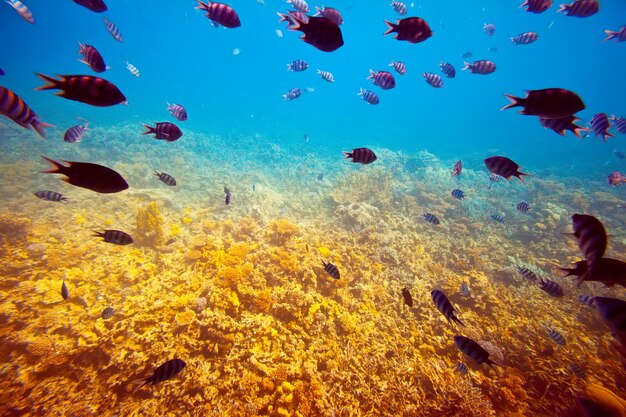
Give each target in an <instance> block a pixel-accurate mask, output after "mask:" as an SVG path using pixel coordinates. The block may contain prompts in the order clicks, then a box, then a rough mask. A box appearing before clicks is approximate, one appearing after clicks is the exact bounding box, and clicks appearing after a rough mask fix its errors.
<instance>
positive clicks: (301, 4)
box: [287, 0, 311, 13]
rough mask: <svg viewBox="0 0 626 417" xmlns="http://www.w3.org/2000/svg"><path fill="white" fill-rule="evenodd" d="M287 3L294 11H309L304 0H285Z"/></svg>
mask: <svg viewBox="0 0 626 417" xmlns="http://www.w3.org/2000/svg"><path fill="white" fill-rule="evenodd" d="M287 3H289V4H291V6H292V7H293V8H294V9H296V10H297V11H299V12H302V13H308V12H309V11H310V10H311V9H309V5H308V4H307V3H306V1H304V0H287Z"/></svg>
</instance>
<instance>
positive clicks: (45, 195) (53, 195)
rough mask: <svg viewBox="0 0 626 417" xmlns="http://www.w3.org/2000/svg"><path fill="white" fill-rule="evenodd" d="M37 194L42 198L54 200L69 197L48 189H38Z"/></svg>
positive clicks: (57, 200)
mask: <svg viewBox="0 0 626 417" xmlns="http://www.w3.org/2000/svg"><path fill="white" fill-rule="evenodd" d="M35 195H36V196H37V197H39V198H41V199H42V200H46V201H54V202H60V201H67V197H65V196H64V195H63V194H61V193H57V192H55V191H47V190H46V191H37V192H36V193H35Z"/></svg>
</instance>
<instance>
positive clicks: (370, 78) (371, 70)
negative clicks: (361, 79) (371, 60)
mask: <svg viewBox="0 0 626 417" xmlns="http://www.w3.org/2000/svg"><path fill="white" fill-rule="evenodd" d="M375 77H376V73H375V72H374V70H373V69H370V75H369V76H368V77H367V78H366V80H372V79H374V78H375Z"/></svg>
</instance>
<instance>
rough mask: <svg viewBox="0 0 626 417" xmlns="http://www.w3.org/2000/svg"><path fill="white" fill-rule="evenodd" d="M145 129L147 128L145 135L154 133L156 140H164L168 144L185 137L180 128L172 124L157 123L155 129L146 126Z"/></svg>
mask: <svg viewBox="0 0 626 417" xmlns="http://www.w3.org/2000/svg"><path fill="white" fill-rule="evenodd" d="M144 127H145V128H146V131H145V132H143V134H144V135H149V134H152V133H154V138H155V139H162V140H166V141H168V142H174V141H177V140H178V139H180V137H181V136H182V135H183V132H181V130H180V128H179V127H178V126H176V125H175V124H174V123H170V122H162V123H155V125H154V127H152V126H149V125H147V124H144Z"/></svg>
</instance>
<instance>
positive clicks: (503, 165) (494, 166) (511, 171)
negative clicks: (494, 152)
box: [485, 156, 528, 182]
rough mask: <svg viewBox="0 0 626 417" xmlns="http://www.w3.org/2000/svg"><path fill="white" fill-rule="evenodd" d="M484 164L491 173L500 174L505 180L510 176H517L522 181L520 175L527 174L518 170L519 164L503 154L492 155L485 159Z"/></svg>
mask: <svg viewBox="0 0 626 417" xmlns="http://www.w3.org/2000/svg"><path fill="white" fill-rule="evenodd" d="M485 166H486V167H487V170H488V171H489V172H491V173H492V174H496V175H500V176H501V177H504V178H506V179H507V180H508V179H509V178H511V177H517V178H519V180H520V181H521V182H524V180H523V179H522V176H524V175H528V174H524V173H523V172H520V171H519V168H520V166H519V165H517V164H516V163H515V162H513V161H512V160H510V159H509V158H506V157H504V156H492V157H490V158H487V159H485Z"/></svg>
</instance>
